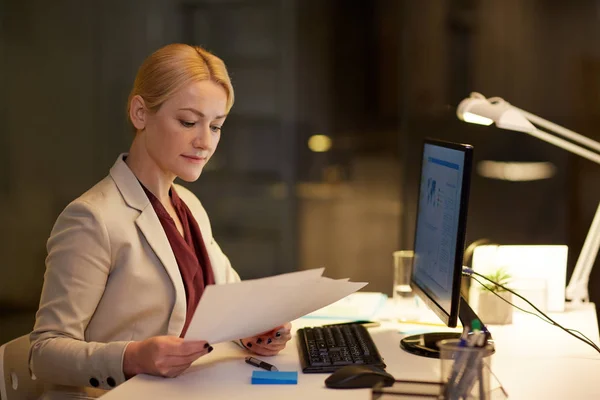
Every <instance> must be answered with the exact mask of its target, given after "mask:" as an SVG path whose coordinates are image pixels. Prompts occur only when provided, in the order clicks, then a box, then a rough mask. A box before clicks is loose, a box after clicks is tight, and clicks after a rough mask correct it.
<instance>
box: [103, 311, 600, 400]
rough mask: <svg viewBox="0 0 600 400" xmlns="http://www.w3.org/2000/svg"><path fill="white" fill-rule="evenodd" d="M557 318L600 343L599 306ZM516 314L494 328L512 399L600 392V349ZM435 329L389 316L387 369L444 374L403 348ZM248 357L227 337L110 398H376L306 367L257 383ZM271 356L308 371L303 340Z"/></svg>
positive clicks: (285, 366) (384, 343)
mask: <svg viewBox="0 0 600 400" xmlns="http://www.w3.org/2000/svg"><path fill="white" fill-rule="evenodd" d="M551 317H552V318H554V319H555V320H556V321H557V322H559V323H561V324H563V326H565V327H567V328H572V329H578V330H580V331H581V332H582V333H584V334H585V335H586V336H588V337H589V338H590V339H591V340H592V341H594V342H595V343H597V344H598V343H599V342H600V341H599V335H598V321H597V318H596V312H595V308H594V305H593V304H588V305H585V306H584V308H582V309H580V310H577V311H569V312H565V313H556V314H552V315H551ZM513 320H514V323H513V324H511V325H506V326H490V327H489V329H490V331H491V332H492V335H493V337H494V340H495V342H496V354H495V355H494V356H493V360H492V370H493V372H494V373H495V374H496V375H497V377H498V379H499V380H500V382H501V383H502V385H503V386H504V388H505V389H506V391H507V392H508V394H509V396H510V399H566V398H569V399H571V398H573V399H598V398H600V383H599V379H600V354H598V353H597V352H596V351H595V350H594V349H592V348H591V347H590V346H588V345H586V344H584V343H582V342H581V341H579V340H577V339H575V338H573V337H572V336H570V335H568V334H567V333H565V332H564V331H562V330H561V329H559V328H556V327H553V326H551V325H549V324H547V323H545V322H543V321H541V320H540V319H538V318H536V317H534V316H531V315H528V314H522V313H520V312H516V313H515V315H514V318H513ZM328 322H330V321H328ZM320 323H322V321H318V320H315V319H307V318H303V319H299V320H297V321H295V322H294V328H300V327H302V326H312V325H319V324H320ZM434 330H435V331H439V330H444V328H441V327H432V326H420V325H415V324H402V323H397V322H392V321H383V322H382V325H381V327H378V328H372V329H370V330H369V331H370V333H371V336H372V337H373V339H374V341H375V343H376V344H377V347H378V349H379V351H380V353H381V355H382V356H383V357H384V359H385V362H386V364H387V365H388V368H387V371H388V372H389V373H391V374H392V375H394V376H395V377H396V379H418V380H436V379H439V377H440V361H439V360H435V359H428V358H424V357H419V356H415V355H412V354H409V353H407V352H405V351H403V350H402V349H401V348H400V347H399V341H400V339H401V338H402V337H404V336H405V334H406V333H410V334H412V333H415V332H416V331H421V332H426V331H434ZM246 355H247V353H245V351H243V350H242V349H241V348H239V347H238V346H236V345H235V344H233V343H221V344H218V345H216V346H215V350H214V351H213V352H212V353H211V354H209V355H207V356H204V357H202V358H201V359H200V360H198V362H197V363H196V364H194V365H193V366H192V367H191V368H190V369H189V370H188V371H186V372H185V373H184V374H183V375H181V376H179V377H177V378H174V379H164V378H158V377H152V376H146V375H141V376H137V377H135V378H133V379H131V380H130V381H128V382H126V383H124V384H122V385H120V386H119V387H117V388H115V389H113V390H112V391H110V392H108V393H107V394H106V395H104V396H102V399H103V400H121V399H132V398H140V399H151V400H152V399H166V398H168V399H174V400H187V399H190V400H191V399H194V400H197V399H199V398H209V399H236V398H240V399H242V398H243V399H254V398H260V399H261V400H263V399H281V398H286V399H306V398H313V399H321V398H328V399H364V400H366V399H370V390H369V389H358V390H332V389H327V388H325V386H324V383H323V382H324V380H325V378H326V377H327V376H328V375H327V374H303V373H301V372H299V375H298V384H297V385H282V386H274V385H266V386H263V385H251V384H250V377H251V375H252V371H253V370H254V367H252V366H250V365H248V364H246V363H245V362H244V357H245V356H246ZM265 359H266V360H267V361H269V362H270V363H272V364H274V365H276V366H277V367H278V368H279V370H281V371H300V366H299V360H298V351H297V348H296V342H295V338H294V339H292V341H291V342H290V343H289V344H288V346H287V348H286V349H285V350H284V351H282V352H281V353H280V354H279V355H277V356H275V357H266V358H265Z"/></svg>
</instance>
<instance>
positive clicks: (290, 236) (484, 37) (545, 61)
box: [0, 0, 600, 343]
mask: <svg viewBox="0 0 600 400" xmlns="http://www.w3.org/2000/svg"><path fill="white" fill-rule="evenodd" d="M172 42H184V43H189V44H198V45H202V46H204V47H206V48H207V49H209V50H211V51H212V52H214V53H215V54H217V55H218V56H220V57H221V58H223V60H224V61H225V63H226V64H227V65H228V68H229V71H230V74H231V77H232V80H233V85H234V87H235V90H236V103H235V105H234V107H233V110H232V113H231V115H230V117H229V118H228V120H227V122H226V124H225V127H224V129H223V135H222V139H221V143H220V145H219V146H220V147H219V149H218V150H217V152H216V153H215V156H214V157H213V159H212V161H211V162H210V163H209V164H208V166H207V167H206V169H205V172H204V173H203V174H202V176H201V178H200V179H199V180H198V181H197V182H195V183H193V184H189V185H187V186H188V187H189V188H190V189H191V190H192V191H194V192H195V193H196V194H197V195H198V197H199V198H200V199H201V201H202V202H203V203H204V206H205V207H206V209H207V211H208V213H209V216H210V217H211V221H212V224H213V230H214V234H215V237H216V238H217V240H218V241H219V243H220V245H221V247H222V248H223V250H224V251H225V252H226V253H227V254H228V255H229V257H230V259H231V261H232V263H233V265H234V267H235V268H236V269H237V270H238V271H239V273H240V275H241V276H242V278H245V279H248V278H257V277H263V276H268V275H273V274H279V273H284V272H290V271H294V270H299V269H307V268H315V267H326V275H328V276H330V277H334V278H342V277H350V278H351V279H352V280H355V281H359V280H366V281H368V282H370V284H369V285H368V286H367V287H366V288H365V290H368V291H382V292H386V293H388V294H391V291H392V275H393V262H392V252H393V251H394V250H398V249H411V248H412V241H413V230H414V223H415V206H416V197H417V181H418V176H419V164H420V151H421V146H422V140H423V138H425V137H435V138H440V139H446V140H451V141H457V142H465V143H470V144H473V145H474V147H475V170H474V172H473V182H472V189H471V202H470V211H469V221H468V233H467V244H469V243H471V242H473V241H475V240H478V239H482V238H486V239H489V240H491V241H494V242H496V243H501V244H567V245H568V246H569V267H568V276H567V280H568V279H569V278H570V274H571V271H572V269H573V267H574V264H575V261H576V259H577V256H578V255H579V250H580V249H581V246H582V244H583V240H584V239H585V236H586V234H587V231H588V229H589V225H590V223H591V221H592V218H593V215H594V212H595V209H596V207H597V205H598V201H599V200H600V185H599V184H598V183H597V182H599V181H600V166H598V165H595V164H593V163H591V162H589V161H586V160H584V159H582V158H580V157H577V156H574V155H570V154H569V153H567V152H565V151H563V150H560V149H558V148H556V147H554V146H551V145H549V144H545V143H544V142H541V141H539V140H537V139H535V138H531V137H529V136H527V135H525V134H522V133H517V132H510V131H505V130H500V129H497V128H495V127H478V126H475V125H470V124H465V123H463V122H461V121H458V120H457V118H456V106H457V105H458V103H459V102H460V100H461V99H463V98H464V97H467V96H468V95H469V93H470V92H472V91H478V92H481V93H483V94H484V95H486V96H501V97H503V98H505V99H506V100H507V101H509V102H511V103H512V104H514V105H516V106H517V107H520V108H523V109H525V110H528V111H530V112H532V113H535V114H538V115H540V116H542V117H544V118H546V119H549V120H551V121H553V122H556V123H558V124H561V125H563V126H566V127H569V128H571V129H573V130H575V131H577V132H580V133H583V134H584V135H587V136H590V137H592V138H593V139H596V140H599V139H600V132H599V122H600V1H597V0H577V1H570V2H566V1H559V0H528V1H520V0H487V1H481V0H454V1H450V0H445V1H443V0H420V1H410V0H103V1H100V0H95V1H92V0H87V1H81V0H54V1H45V0H0V228H1V230H0V232H1V233H0V235H1V240H0V343H4V342H6V341H8V340H10V339H12V338H14V337H17V336H19V335H22V334H25V333H27V332H29V331H30V330H31V328H32V325H33V321H34V316H35V311H36V308H37V305H38V301H39V295H40V291H41V286H42V282H43V274H44V269H45V266H44V259H45V256H46V248H45V245H46V240H47V238H48V236H49V234H50V231H51V229H52V226H53V224H54V221H55V220H56V218H57V216H58V215H59V213H60V212H61V211H62V210H63V208H64V207H65V206H66V205H67V204H68V203H69V202H70V201H72V200H73V199H75V198H76V197H77V196H79V195H80V194H82V193H83V192H84V191H86V190H87V189H88V188H90V187H91V186H93V185H94V184H95V183H96V182H97V181H99V180H101V179H102V178H103V177H105V176H106V174H107V173H108V170H109V168H110V167H111V166H112V164H113V163H114V161H115V160H116V159H117V156H118V154H119V153H121V152H124V151H127V150H128V148H129V145H130V143H131V140H132V136H131V133H130V131H129V130H128V127H127V124H126V118H125V106H126V104H125V103H126V100H127V95H128V93H129V90H130V89H131V86H132V84H133V79H134V77H135V73H136V70H137V68H138V66H139V65H140V63H141V62H142V60H143V59H144V58H145V57H146V56H148V55H149V54H150V53H151V52H152V51H154V50H156V49H158V48H159V47H161V46H163V45H165V44H168V43H172ZM488 161H499V162H510V161H526V162H548V163H550V164H545V165H551V167H552V168H550V170H551V171H552V173H550V174H547V175H546V176H542V177H538V178H536V177H532V180H525V181H510V180H506V179H498V177H489V174H486V173H485V168H482V166H485V165H489V164H486V162H488ZM500 178H501V177H500ZM596 264H598V262H597V263H596ZM590 294H591V297H592V301H595V302H596V303H600V266H598V265H596V267H595V271H593V272H592V277H591V283H590Z"/></svg>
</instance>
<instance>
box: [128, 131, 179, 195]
mask: <svg viewBox="0 0 600 400" xmlns="http://www.w3.org/2000/svg"><path fill="white" fill-rule="evenodd" d="M143 135H144V133H143V132H138V133H136V136H135V139H133V143H132V144H131V148H130V149H129V155H128V156H127V159H126V160H125V163H126V164H127V165H128V166H129V169H131V171H132V172H133V174H134V175H135V176H136V178H138V180H139V181H140V182H142V184H143V185H144V186H145V187H146V189H148V190H149V191H151V192H152V194H153V195H155V196H156V197H157V198H158V199H159V200H160V202H161V203H162V204H163V205H166V204H170V202H171V199H170V197H169V191H170V190H171V186H172V185H173V181H174V180H175V175H173V174H172V173H170V172H167V171H166V170H164V169H163V168H161V166H160V165H158V164H157V163H156V161H155V160H154V159H153V158H152V157H151V156H150V154H148V151H147V149H146V146H144V143H143Z"/></svg>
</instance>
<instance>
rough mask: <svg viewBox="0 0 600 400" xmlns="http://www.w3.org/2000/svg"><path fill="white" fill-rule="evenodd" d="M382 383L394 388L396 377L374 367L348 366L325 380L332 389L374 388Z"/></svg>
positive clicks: (326, 384)
mask: <svg viewBox="0 0 600 400" xmlns="http://www.w3.org/2000/svg"><path fill="white" fill-rule="evenodd" d="M382 381H383V384H384V386H392V385H393V384H394V377H393V376H392V375H390V374H388V373H387V372H385V371H384V370H382V369H380V368H377V367H374V366H372V365H347V366H345V367H342V368H340V369H338V370H337V371H335V372H334V373H333V374H331V375H330V376H329V377H328V378H327V379H325V386H327V387H328V388H331V389H358V388H372V387H373V386H375V384H377V383H379V382H382Z"/></svg>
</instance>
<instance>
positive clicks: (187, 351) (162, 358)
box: [123, 336, 213, 379]
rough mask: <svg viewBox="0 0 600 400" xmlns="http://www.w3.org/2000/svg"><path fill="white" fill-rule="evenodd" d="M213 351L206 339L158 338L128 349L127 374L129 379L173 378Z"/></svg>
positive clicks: (125, 362)
mask: <svg viewBox="0 0 600 400" xmlns="http://www.w3.org/2000/svg"><path fill="white" fill-rule="evenodd" d="M212 350H213V348H212V346H211V345H209V344H208V343H207V342H205V341H204V340H194V341H184V340H183V339H182V338H178V337H175V336H155V337H151V338H149V339H146V340H143V341H141V342H131V343H129V344H128V345H127V348H126V349H125V355H124V357H123V373H124V374H125V378H127V379H129V378H131V377H133V376H135V375H137V374H150V375H158V376H164V377H169V378H173V377H176V376H177V375H179V374H181V373H182V372H183V371H185V370H186V369H188V368H189V366H190V365H191V364H192V363H193V362H194V361H196V360H197V359H198V358H200V357H202V356H203V355H205V354H208V353H210V352H211V351H212Z"/></svg>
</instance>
